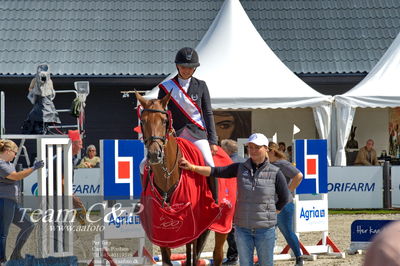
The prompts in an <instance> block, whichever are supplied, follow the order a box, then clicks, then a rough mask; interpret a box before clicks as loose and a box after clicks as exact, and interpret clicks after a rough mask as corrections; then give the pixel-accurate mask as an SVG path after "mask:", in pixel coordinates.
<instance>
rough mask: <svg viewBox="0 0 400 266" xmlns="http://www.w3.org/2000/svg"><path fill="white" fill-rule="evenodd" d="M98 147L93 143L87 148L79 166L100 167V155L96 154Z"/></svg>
mask: <svg viewBox="0 0 400 266" xmlns="http://www.w3.org/2000/svg"><path fill="white" fill-rule="evenodd" d="M96 155H97V153H96V147H95V146H94V145H93V144H91V145H89V146H88V147H87V149H86V156H85V157H83V158H82V160H81V162H80V163H79V164H78V166H77V168H97V167H100V157H98V156H96Z"/></svg>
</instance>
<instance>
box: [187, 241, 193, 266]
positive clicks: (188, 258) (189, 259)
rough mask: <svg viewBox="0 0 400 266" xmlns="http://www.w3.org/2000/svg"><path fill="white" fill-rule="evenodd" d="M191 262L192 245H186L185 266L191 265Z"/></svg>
mask: <svg viewBox="0 0 400 266" xmlns="http://www.w3.org/2000/svg"><path fill="white" fill-rule="evenodd" d="M191 261H192V243H188V244H186V266H188V265H191Z"/></svg>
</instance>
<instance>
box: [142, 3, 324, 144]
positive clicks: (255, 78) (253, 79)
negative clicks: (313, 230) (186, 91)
mask: <svg viewBox="0 0 400 266" xmlns="http://www.w3.org/2000/svg"><path fill="white" fill-rule="evenodd" d="M196 51H197V52H198V54H199V58H200V64H201V65H200V67H199V68H198V69H197V70H196V73H195V76H196V77H197V78H199V79H202V80H205V81H206V82H207V86H208V88H209V90H210V95H211V102H212V107H213V109H256V108H261V109H266V108H298V107H312V108H313V113H314V120H315V123H316V127H317V129H318V133H319V136H320V137H321V138H326V139H329V133H330V113H331V103H332V97H331V96H326V95H322V94H320V93H318V92H317V91H315V90H314V89H312V88H311V87H309V86H308V85H307V84H306V83H304V82H303V81H302V80H301V79H300V78H298V77H297V76H296V75H295V74H294V73H293V72H292V71H291V70H290V69H288V68H287V67H286V66H285V65H284V64H283V63H282V61H281V60H280V59H279V58H278V57H277V56H276V55H275V54H274V52H273V51H272V50H271V49H270V48H269V46H268V45H267V44H266V43H265V41H264V40H263V39H262V37H261V36H260V35H259V33H258V32H257V30H256V28H255V27H254V26H253V24H252V23H251V21H250V19H249V18H248V16H247V14H246V12H245V11H244V9H243V7H242V6H241V4H240V2H239V1H238V0H225V2H224V3H223V5H222V7H221V9H220V11H219V13H218V14H217V16H216V18H215V19H214V21H213V23H212V25H211V26H210V28H209V29H208V31H207V33H206V34H205V35H204V37H203V39H202V40H201V41H200V43H199V44H198V46H197V47H196ZM175 75H176V72H175V73H171V75H169V77H167V79H170V78H172V77H174V76H175ZM157 94H158V88H154V89H153V90H152V91H151V92H150V94H149V95H148V96H147V97H149V98H155V97H157Z"/></svg>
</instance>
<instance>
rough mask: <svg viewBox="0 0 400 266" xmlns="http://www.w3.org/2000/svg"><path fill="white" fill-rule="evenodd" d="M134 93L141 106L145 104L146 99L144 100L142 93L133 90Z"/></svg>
mask: <svg viewBox="0 0 400 266" xmlns="http://www.w3.org/2000/svg"><path fill="white" fill-rule="evenodd" d="M135 95H136V99H137V100H138V101H139V102H140V104H141V105H142V106H146V105H147V102H148V100H146V99H145V98H144V97H143V96H142V95H140V94H139V93H138V92H137V91H136V90H135Z"/></svg>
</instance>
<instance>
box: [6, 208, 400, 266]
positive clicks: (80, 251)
mask: <svg viewBox="0 0 400 266" xmlns="http://www.w3.org/2000/svg"><path fill="white" fill-rule="evenodd" d="M399 219H400V215H398V214H396V215H394V214H384V215H382V214H379V215H377V214H361V215H359V214H358V215H343V214H336V215H330V217H329V235H330V237H331V239H332V240H333V241H334V242H335V243H336V244H337V246H338V247H339V248H340V249H341V251H342V252H345V251H346V250H347V249H348V248H349V247H350V225H351V223H352V222H353V221H354V220H399ZM77 225H78V224H77ZM17 232H18V231H17V228H16V227H15V226H14V225H12V227H11V229H10V234H9V237H8V241H7V256H9V255H10V253H11V252H12V249H13V247H14V242H15V238H16V235H17ZM95 234H96V233H94V232H76V233H74V239H75V242H74V254H75V255H76V256H78V259H79V260H80V261H87V262H88V261H90V260H91V258H93V251H92V250H93V247H94V242H93V241H94V235H95ZM321 236H322V233H320V232H312V233H302V234H301V235H300V240H301V241H302V242H303V244H304V245H306V246H310V245H315V244H316V243H317V242H318V241H319V240H320V239H321ZM38 243H40V239H39V238H38V229H35V231H34V232H33V233H32V235H31V237H30V238H29V240H28V242H27V243H26V245H25V247H24V249H23V254H27V253H29V254H33V255H37V254H38V253H37V246H38ZM213 245H214V234H213V233H211V234H210V237H209V239H208V241H207V244H206V246H205V249H204V251H212V250H213ZM277 245H278V246H280V247H283V246H284V245H285V242H284V239H283V237H282V235H281V234H280V232H279V230H278V240H277ZM110 246H111V247H112V249H113V250H112V251H111V252H114V253H116V254H121V255H122V256H124V257H126V256H130V255H131V254H133V252H134V251H135V250H136V249H137V242H136V241H134V240H114V241H112V242H111V243H110ZM224 248H225V250H226V249H227V244H226V243H225V246H224ZM149 249H151V245H149ZM153 253H154V254H160V251H159V248H158V247H155V246H154V248H153ZM173 253H184V247H181V248H178V249H174V250H173ZM362 261H363V255H348V254H347V253H346V257H345V258H344V259H342V258H335V257H332V256H326V255H325V256H324V255H318V256H317V260H315V261H306V262H305V265H319V266H322V265H323V266H327V265H343V266H344V265H346V266H347V265H361V264H362ZM275 265H294V261H293V260H292V261H276V262H275Z"/></svg>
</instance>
